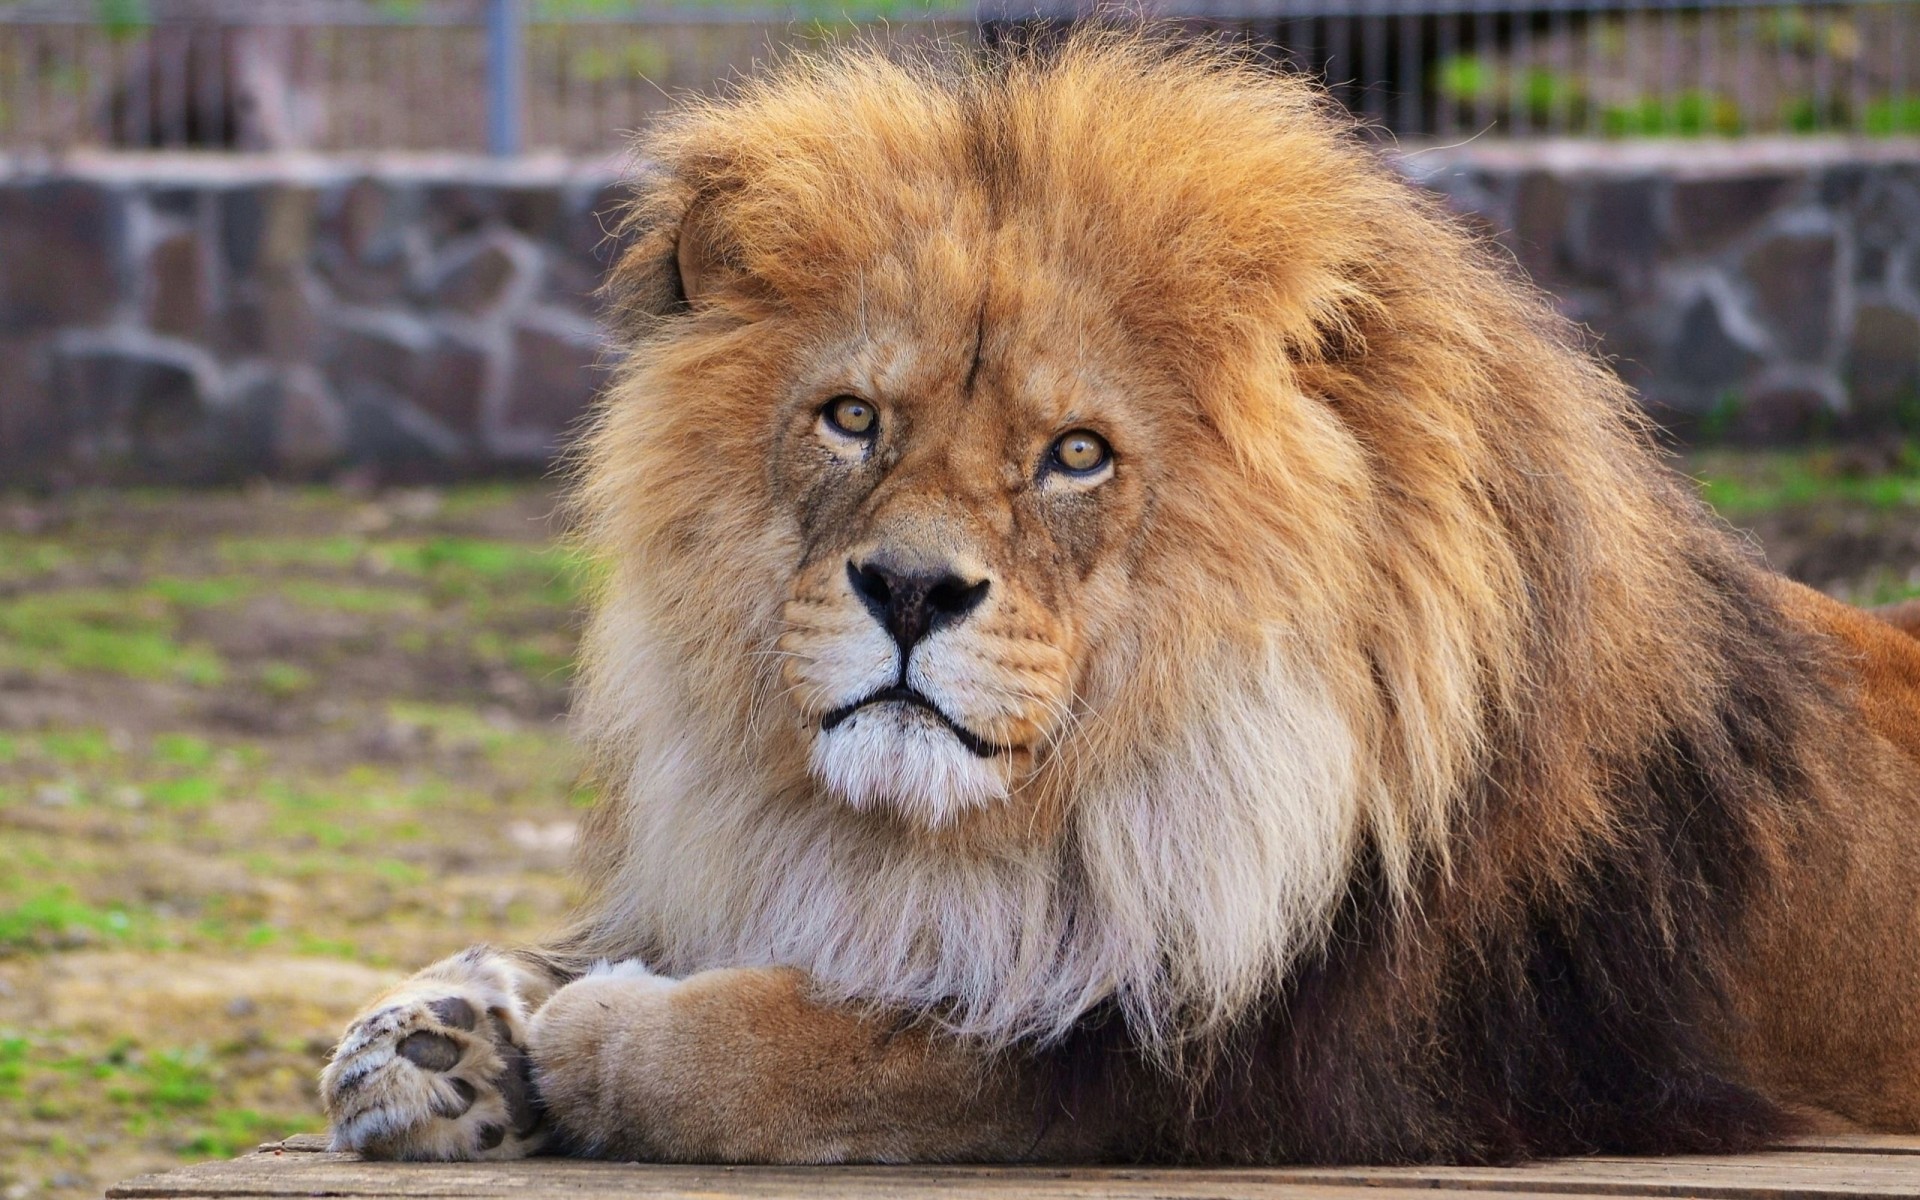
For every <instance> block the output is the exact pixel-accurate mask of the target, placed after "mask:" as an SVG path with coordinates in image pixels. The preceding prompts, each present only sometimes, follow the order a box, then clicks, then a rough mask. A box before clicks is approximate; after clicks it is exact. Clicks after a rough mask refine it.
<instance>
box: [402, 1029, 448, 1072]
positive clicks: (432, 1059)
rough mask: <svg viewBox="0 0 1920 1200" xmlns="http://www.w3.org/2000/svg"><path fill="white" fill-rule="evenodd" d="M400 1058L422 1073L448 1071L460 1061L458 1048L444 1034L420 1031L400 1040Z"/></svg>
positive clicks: (425, 1030)
mask: <svg viewBox="0 0 1920 1200" xmlns="http://www.w3.org/2000/svg"><path fill="white" fill-rule="evenodd" d="M395 1049H397V1050H398V1051H399V1054H400V1057H402V1058H404V1059H406V1060H407V1061H408V1062H410V1063H412V1064H413V1065H414V1066H416V1067H419V1068H420V1069H421V1070H423V1071H449V1070H452V1069H453V1065H454V1064H455V1063H457V1062H459V1061H460V1047H459V1046H458V1045H456V1044H455V1043H454V1040H453V1039H452V1038H450V1037H448V1036H447V1035H446V1034H444V1033H434V1032H432V1031H431V1030H427V1029H422V1030H420V1031H418V1032H416V1033H410V1034H408V1035H407V1036H406V1037H404V1038H401V1039H400V1045H399V1046H397V1047H395Z"/></svg>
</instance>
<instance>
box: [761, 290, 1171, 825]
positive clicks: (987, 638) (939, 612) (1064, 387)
mask: <svg viewBox="0 0 1920 1200" xmlns="http://www.w3.org/2000/svg"><path fill="white" fill-rule="evenodd" d="M882 274H884V272H871V273H868V277H873V276H874V275H882ZM881 299H883V298H882V297H876V296H874V295H872V294H871V293H869V294H868V296H867V297H866V301H867V308H868V314H867V325H866V329H867V331H866V332H865V333H864V334H861V335H856V337H854V338H853V339H850V340H846V341H842V342H841V343H840V344H839V345H836V346H833V347H831V348H829V349H826V350H825V351H824V352H823V353H821V354H820V355H819V356H818V357H816V358H813V359H812V361H810V362H809V363H808V364H807V366H808V369H807V370H805V371H804V372H803V373H801V375H800V377H799V378H797V379H796V380H795V381H794V383H793V385H792V386H791V389H790V394H789V398H788V400H787V403H786V404H785V405H784V406H783V409H782V412H781V415H780V419H779V422H778V424H777V425H776V426H775V427H774V428H773V429H772V430H771V431H770V433H771V444H770V446H769V455H768V461H769V462H770V463H771V464H772V470H771V473H770V478H771V482H772V486H773V489H774V493H775V495H774V502H775V503H776V504H777V505H778V506H779V507H781V508H782V509H783V510H784V511H785V513H786V514H787V515H788V517H789V519H790V520H791V521H792V522H793V525H794V528H795V529H796V530H797V532H798V539H797V543H796V551H797V553H796V555H795V561H794V563H793V566H792V576H791V579H790V580H789V581H787V584H786V596H785V604H784V607H783V610H782V614H781V616H782V620H783V623H784V629H783V632H782V633H781V634H780V636H779V639H778V651H779V657H780V663H781V670H782V677H783V680H784V682H785V683H786V684H787V685H788V689H789V690H788V692H787V695H788V697H789V699H790V701H791V703H792V704H793V706H794V708H795V710H796V712H797V715H798V717H799V719H800V720H801V721H802V723H803V724H804V727H805V731H806V737H807V739H808V743H809V747H810V755H809V765H810V769H811V771H812V772H813V774H814V776H815V777H816V778H817V779H818V780H819V782H820V783H821V784H823V785H824V786H825V787H826V788H827V789H828V790H829V791H830V792H831V793H832V794H833V795H834V796H835V797H837V798H838V799H839V800H841V801H843V802H845V803H847V804H850V805H853V806H855V807H856V808H871V807H880V806H887V807H891V808H893V809H894V810H896V811H898V812H899V813H901V814H903V815H906V816H910V817H912V818H913V819H915V820H918V821H920V822H923V823H925V824H927V825H934V826H937V825H941V824H945V823H948V822H950V821H952V820H953V819H954V818H955V816H956V815H958V814H960V813H962V812H965V811H968V810H972V809H977V808H981V807H983V806H991V805H996V804H1001V803H1004V802H1006V801H1007V800H1008V799H1009V797H1010V795H1012V794H1014V793H1016V792H1018V791H1019V790H1020V789H1021V787H1022V785H1023V783H1025V782H1026V781H1027V780H1029V778H1030V777H1031V776H1032V775H1033V774H1034V773H1035V771H1036V768H1037V767H1039V766H1040V765H1041V764H1044V763H1046V762H1047V761H1049V750H1050V749H1051V748H1052V747H1053V745H1054V744H1055V743H1056V741H1057V740H1058V739H1059V738H1060V737H1061V736H1062V735H1063V734H1064V733H1065V732H1066V731H1067V730H1068V729H1069V728H1070V727H1071V725H1072V724H1073V722H1075V721H1076V720H1078V719H1080V718H1082V717H1085V716H1087V715H1088V714H1089V712H1090V711H1091V709H1090V705H1097V704H1098V698H1097V697H1090V696H1088V695H1087V694H1086V688H1087V684H1088V682H1089V675H1090V673H1091V672H1090V667H1091V660H1093V659H1095V658H1096V657H1098V656H1099V654H1100V653H1101V650H1102V648H1103V642H1104V639H1103V636H1102V635H1103V632H1104V627H1105V626H1106V625H1108V624H1110V623H1111V621H1112V620H1113V618H1115V617H1116V616H1117V615H1119V612H1120V610H1123V609H1124V607H1125V605H1124V596H1125V593H1126V591H1127V588H1126V580H1127V577H1128V575H1129V574H1130V573H1131V566H1132V563H1131V561H1130V556H1129V554H1128V553H1127V551H1128V546H1129V542H1130V541H1131V540H1132V539H1133V538H1134V537H1135V535H1136V534H1137V531H1138V530H1139V528H1140V525H1141V518H1142V510H1143V507H1144V505H1145V503H1146V484H1147V481H1148V480H1149V479H1150V477H1151V475H1152V473H1153V472H1152V469H1151V467H1150V465H1149V461H1148V456H1149V455H1150V453H1151V451H1150V449H1149V447H1150V445H1151V422H1150V421H1148V420H1145V419H1143V418H1144V414H1142V413H1140V412H1138V411H1137V409H1138V408H1139V407H1140V406H1139V404H1138V402H1137V400H1136V402H1135V403H1133V404H1131V405H1130V404H1129V403H1128V400H1127V397H1128V394H1129V393H1128V391H1127V390H1126V389H1124V388H1122V387H1119V386H1117V385H1114V384H1110V383H1107V382H1106V381H1108V380H1117V379H1122V378H1125V377H1126V374H1127V372H1126V371H1125V370H1124V364H1116V363H1107V364H1098V363H1082V364H1080V365H1079V367H1078V369H1075V367H1074V366H1073V365H1072V364H1069V363H1068V362H1065V361H1060V360H1057V359H1054V358H1052V356H1042V357H1039V358H1037V359H1035V358H1025V359H1023V360H1022V361H1021V363H1020V367H1019V369H1017V370H1012V369H1004V368H1000V367H996V366H994V365H991V364H994V363H998V362H1003V361H1005V359H1004V352H1005V347H1006V345H1007V344H1008V343H1014V344H1018V343H1022V342H1031V343H1035V344H1038V343H1043V342H1044V341H1045V340H1046V339H1045V338H1044V337H1023V336H1022V332H1023V331H1022V330H1021V329H1020V328H1019V326H1020V325H1021V324H1023V323H1024V321H1023V319H1022V317H1020V316H1018V315H1015V314H1012V313H1007V312H1002V313H1000V314H998V320H997V321H996V324H995V333H994V336H993V338H992V340H993V342H994V343H995V344H994V345H991V346H989V345H986V344H984V343H985V342H986V341H987V333H986V331H985V328H984V326H983V324H982V323H981V322H982V321H983V320H984V318H981V317H978V312H979V308H980V301H979V298H978V296H977V295H975V296H955V297H952V298H951V299H947V298H941V299H935V298H933V297H928V296H925V295H921V296H918V297H916V298H915V299H917V300H918V301H919V303H918V304H917V305H915V309H916V310H917V311H916V312H912V313H908V312H902V313H876V312H874V308H875V306H876V301H877V300H881ZM929 301H931V302H930V303H929ZM943 318H946V319H943ZM1010 318H1011V320H1010ZM831 324H832V323H831V322H828V326H829V327H830V326H831ZM1034 324H1036V325H1044V324H1045V316H1044V314H1043V315H1041V317H1040V319H1039V320H1037V321H1035V322H1034ZM969 325H972V326H973V327H972V328H971V329H969V328H968V326H969ZM1035 332H1036V333H1037V332H1038V331H1037V330H1036V331H1035ZM1133 395H1135V396H1136V397H1137V396H1138V389H1135V390H1134V392H1133Z"/></svg>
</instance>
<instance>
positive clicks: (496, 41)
mask: <svg viewBox="0 0 1920 1200" xmlns="http://www.w3.org/2000/svg"><path fill="white" fill-rule="evenodd" d="M520 4H521V0H487V149H488V151H490V152H491V153H494V154H502V155H505V154H518V153H520V117H521V88H522V83H523V81H524V79H525V77H526V56H525V52H524V49H523V47H522V44H521V37H520V34H521V25H522V22H523V19H524V18H523V14H522V13H521V10H520Z"/></svg>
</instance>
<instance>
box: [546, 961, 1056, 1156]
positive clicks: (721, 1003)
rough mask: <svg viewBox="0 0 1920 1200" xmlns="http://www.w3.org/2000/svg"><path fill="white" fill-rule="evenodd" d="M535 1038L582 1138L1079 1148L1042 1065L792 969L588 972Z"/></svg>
mask: <svg viewBox="0 0 1920 1200" xmlns="http://www.w3.org/2000/svg"><path fill="white" fill-rule="evenodd" d="M530 1050H531V1052H532V1056H533V1062H534V1078H535V1081H536V1083H537V1084H538V1087H539V1091H540V1094H541V1096H542V1098H543V1100H544V1102H545V1103H546V1106H547V1110H548V1113H549V1117H550V1119H551V1120H552V1121H553V1123H554V1125H555V1127H556V1129H557V1131H558V1133H559V1134H560V1136H561V1137H562V1138H563V1139H564V1145H565V1146H566V1148H567V1149H569V1150H571V1151H573V1152H575V1153H584V1154H593V1155H599V1156H606V1157H620V1158H635V1159H670V1160H691V1161H708V1162H712V1161H720V1162H793V1163H818V1162H900V1161H930V1160H931V1161H938V1160H966V1159H980V1160H1008V1159H1019V1158H1030V1157H1037V1156H1049V1157H1058V1156H1061V1155H1063V1154H1071V1153H1073V1150H1072V1149H1071V1148H1070V1147H1067V1146H1065V1145H1062V1144H1057V1143H1056V1142H1055V1140H1054V1139H1051V1138H1045V1137H1042V1131H1041V1126H1042V1121H1041V1120H1039V1119H1038V1116H1039V1106H1038V1105H1037V1104H1036V1099H1035V1097H1036V1088H1035V1086H1034V1081H1033V1079H1032V1078H1031V1077H1029V1075H1028V1074H1027V1072H1026V1071H1025V1070H1024V1069H1023V1068H1022V1067H1020V1066H1019V1065H1018V1063H1016V1062H1015V1061H1013V1060H1009V1059H1007V1058H1004V1057H999V1056H988V1055H985V1054H983V1053H981V1052H980V1051H978V1050H976V1049H974V1048H972V1047H970V1046H969V1045H967V1044H966V1043H963V1042H961V1041H959V1040H957V1039H954V1038H952V1037H949V1036H946V1035H943V1034H937V1033H934V1032H931V1031H929V1030H926V1029H924V1028H920V1027H915V1026H907V1027H903V1026H902V1025H901V1024H900V1023H898V1022H893V1021H889V1020H886V1019H884V1018H881V1017H876V1016H872V1015H862V1014H858V1013H854V1012H849V1011H844V1010H840V1009H835V1008H830V1007H826V1006H823V1005H821V1004H818V1003H816V1002H814V1001H813V1000H811V999H809V998H808V995H807V981H806V978H805V976H804V975H802V974H801V973H800V972H797V971H791V970H767V969H735V970H721V971H709V972H704V973H702V974H698V975H694V976H691V977H689V978H687V979H684V980H674V979H668V978H665V977H661V976H656V975H652V974H649V973H648V972H647V971H645V970H644V969H643V968H640V967H638V966H637V965H622V966H619V967H614V968H612V969H610V970H602V971H597V972H593V973H589V974H588V975H587V976H585V977H584V978H581V979H579V980H577V981H576V982H574V983H571V984H569V985H567V986H566V987H564V988H562V989H561V990H560V991H559V992H558V993H556V994H555V995H554V997H553V999H552V1000H551V1001H549V1002H548V1004H547V1005H546V1007H545V1008H543V1009H542V1010H541V1011H540V1012H539V1014H538V1015H537V1016H536V1017H535V1019H534V1022H533V1029H532V1042H531V1044H530ZM1086 1132H1088V1131H1084V1130H1082V1131H1079V1133H1078V1134H1076V1135H1075V1136H1076V1137H1077V1136H1080V1135H1083V1134H1084V1133H1086Z"/></svg>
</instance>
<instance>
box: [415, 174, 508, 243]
mask: <svg viewBox="0 0 1920 1200" xmlns="http://www.w3.org/2000/svg"><path fill="white" fill-rule="evenodd" d="M504 207H505V205H504V201H503V197H502V195H501V189H499V188H497V187H489V186H486V185H485V184H480V183H432V184H428V185H426V187H424V188H423V189H422V191H421V202H420V218H421V225H422V227H423V228H424V229H425V231H426V234H427V237H428V238H429V239H430V240H431V241H432V242H433V243H434V244H435V245H439V244H442V243H445V242H450V241H453V240H455V239H456V238H462V237H466V236H468V235H469V234H474V233H478V232H479V231H480V230H482V229H484V228H486V227H487V226H488V225H490V224H492V223H494V222H496V221H498V220H500V219H501V216H502V210H503V209H504Z"/></svg>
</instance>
